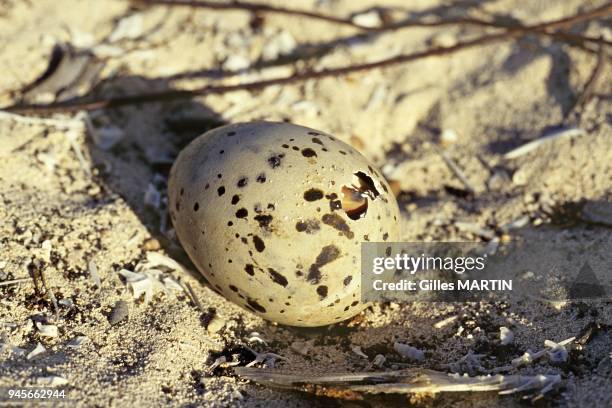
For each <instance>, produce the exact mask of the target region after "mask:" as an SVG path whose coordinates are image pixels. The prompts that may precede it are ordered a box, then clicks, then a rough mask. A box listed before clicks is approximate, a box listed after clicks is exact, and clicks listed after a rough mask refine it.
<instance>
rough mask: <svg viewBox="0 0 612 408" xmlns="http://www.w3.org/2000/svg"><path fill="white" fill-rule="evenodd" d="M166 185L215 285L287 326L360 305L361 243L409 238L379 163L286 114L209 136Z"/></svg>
mask: <svg viewBox="0 0 612 408" xmlns="http://www.w3.org/2000/svg"><path fill="white" fill-rule="evenodd" d="M168 193H169V210H170V217H171V220H172V222H173V225H174V228H175V230H176V235H177V237H178V239H179V240H180V242H181V244H182V245H183V247H184V249H185V251H186V252H187V254H188V255H189V257H190V258H191V260H192V261H193V263H194V264H195V265H196V267H197V268H198V270H199V271H200V272H201V273H202V274H203V275H204V276H205V277H206V279H207V280H208V282H209V283H210V285H211V286H212V287H213V288H214V289H215V290H216V291H217V292H219V293H220V294H222V295H223V296H224V297H225V298H226V299H228V300H230V301H232V302H234V303H236V304H238V305H240V306H242V307H243V308H245V309H248V310H250V311H251V312H253V313H255V314H257V315H259V316H261V317H263V318H264V319H268V320H271V321H274V322H278V323H281V324H286V325H292V326H322V325H327V324H331V323H336V322H339V321H342V320H345V319H347V318H350V317H352V316H354V315H356V314H357V313H359V312H361V311H362V310H363V309H364V308H365V307H367V304H365V303H363V302H362V300H361V287H360V285H361V243H362V242H368V241H369V242H384V241H397V240H398V238H399V223H398V219H399V209H398V206H397V202H396V200H395V197H394V196H393V194H392V193H391V189H390V188H389V185H388V184H387V182H386V181H385V180H384V178H383V176H382V175H381V174H380V172H379V171H378V170H377V169H375V167H374V166H373V165H372V164H371V163H369V162H368V160H367V159H366V158H365V157H364V156H363V155H361V154H360V153H359V152H358V151H357V150H355V149H354V148H352V147H351V146H349V145H347V144H345V143H344V142H342V141H340V140H339V139H336V138H335V137H333V136H331V135H328V134H326V133H324V132H320V131H317V130H313V129H310V128H307V127H303V126H298V125H293V124H288V123H276V122H250V123H240V124H233V125H228V126H223V127H219V128H216V129H213V130H211V131H209V132H207V133H205V134H203V135H201V136H199V137H198V138H196V139H195V140H193V141H192V142H191V143H190V144H189V145H188V146H187V147H186V148H185V149H184V150H183V151H182V152H181V153H180V155H179V156H178V158H177V159H176V161H175V163H174V165H173V167H172V170H171V172H170V179H169V185H168Z"/></svg>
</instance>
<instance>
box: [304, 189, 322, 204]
mask: <svg viewBox="0 0 612 408" xmlns="http://www.w3.org/2000/svg"><path fill="white" fill-rule="evenodd" d="M322 198H323V191H321V190H319V189H318V188H311V189H309V190H306V191H304V200H306V201H317V200H320V199H322Z"/></svg>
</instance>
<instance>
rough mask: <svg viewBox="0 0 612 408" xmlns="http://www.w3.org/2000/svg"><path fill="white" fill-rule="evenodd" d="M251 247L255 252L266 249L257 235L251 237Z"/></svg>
mask: <svg viewBox="0 0 612 408" xmlns="http://www.w3.org/2000/svg"><path fill="white" fill-rule="evenodd" d="M253 245H255V249H256V250H257V252H263V251H264V249H266V244H265V243H264V242H263V240H262V239H261V238H259V237H258V236H257V235H255V236H253Z"/></svg>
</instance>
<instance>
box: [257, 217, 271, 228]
mask: <svg viewBox="0 0 612 408" xmlns="http://www.w3.org/2000/svg"><path fill="white" fill-rule="evenodd" d="M254 218H255V221H257V222H258V223H259V227H260V228H263V229H265V230H269V229H270V223H271V222H272V219H273V218H272V216H271V215H268V214H258V215H256V216H255V217H254Z"/></svg>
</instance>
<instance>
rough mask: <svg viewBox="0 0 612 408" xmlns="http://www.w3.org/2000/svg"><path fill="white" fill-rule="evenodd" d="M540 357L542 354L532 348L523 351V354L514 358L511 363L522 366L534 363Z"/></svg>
mask: <svg viewBox="0 0 612 408" xmlns="http://www.w3.org/2000/svg"><path fill="white" fill-rule="evenodd" d="M539 357H540V356H539V355H538V354H537V353H534V352H532V351H531V350H527V351H526V352H525V353H523V355H522V356H520V357H517V358H515V359H513V360H512V362H511V364H512V366H514V367H520V366H522V365H529V364H531V363H533V362H534V361H535V360H536V359H537V358H539Z"/></svg>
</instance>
